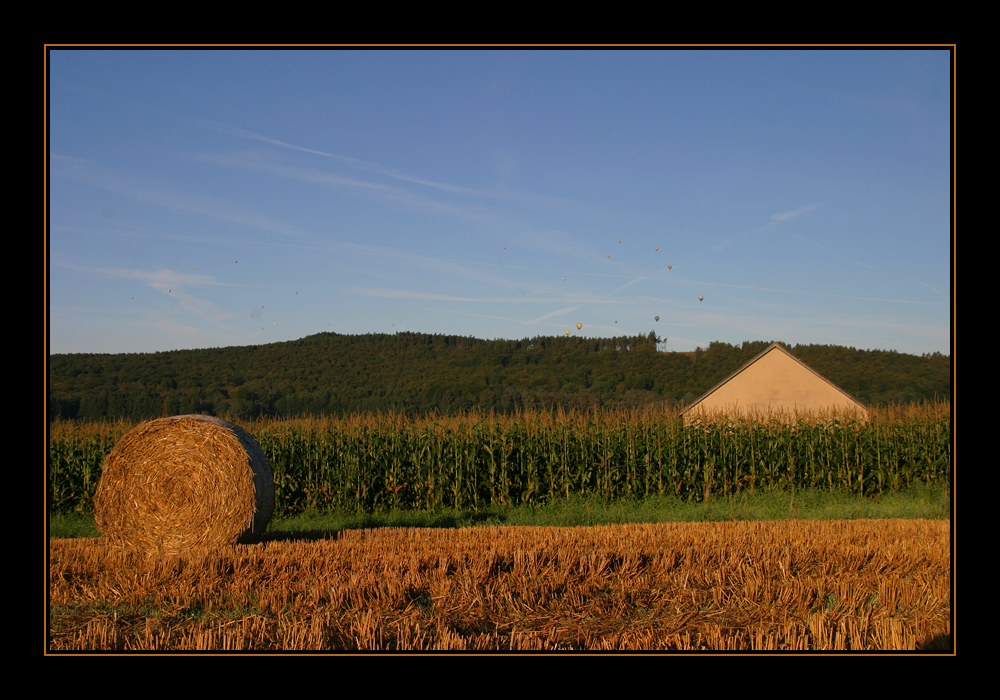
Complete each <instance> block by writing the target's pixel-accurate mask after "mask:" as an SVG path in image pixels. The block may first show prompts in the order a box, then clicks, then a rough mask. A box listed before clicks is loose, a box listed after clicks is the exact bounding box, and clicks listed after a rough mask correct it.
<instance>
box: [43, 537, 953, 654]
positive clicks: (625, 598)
mask: <svg viewBox="0 0 1000 700" xmlns="http://www.w3.org/2000/svg"><path fill="white" fill-rule="evenodd" d="M48 563H49V596H48V602H49V632H48V650H49V651H50V652H53V653H59V652H69V653H73V652H78V651H82V650H102V651H119V652H130V651H197V650H211V651H216V652H226V651H230V650H232V651H237V650H256V651H269V650H282V651H295V650H318V651H351V650H364V651H401V650H417V651H450V650H455V651H468V650H483V651H490V650H498V651H500V650H503V651H535V650H586V651H598V652H599V651H605V650H650V651H697V652H706V651H708V652H711V651H722V652H726V651H732V650H756V651H767V650H780V651H804V652H812V651H817V650H823V651H826V650H829V651H837V650H844V651H854V652H870V651H902V650H923V651H938V652H941V651H953V650H954V641H953V637H952V622H951V611H952V605H951V593H952V591H951V582H952V580H951V572H950V547H949V523H948V522H947V521H932V520H882V521H877V520H876V521H872V520H858V521H801V520H800V521H794V520H793V521H780V522H724V523H674V524H664V525H617V526H604V527H587V528H548V527H545V528H531V527H521V528H511V527H477V528H468V529H451V530H449V529H426V528H382V529H378V530H352V531H344V532H341V533H339V535H338V536H337V537H336V538H335V539H324V540H318V541H311V542H309V541H270V542H264V543H262V544H257V545H249V546H230V547H228V548H225V549H221V550H219V549H217V550H214V551H211V552H203V553H198V552H191V553H189V554H188V555H186V556H184V557H160V558H152V559H149V558H145V557H143V556H142V555H139V554H135V553H131V554H130V553H127V552H123V551H122V550H120V549H116V548H113V547H109V546H105V545H103V544H102V541H101V539H86V538H84V539H77V540H53V541H52V543H51V544H50V548H49V559H48Z"/></svg>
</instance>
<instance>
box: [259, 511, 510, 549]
mask: <svg viewBox="0 0 1000 700" xmlns="http://www.w3.org/2000/svg"><path fill="white" fill-rule="evenodd" d="M503 520H504V518H503V517H502V516H498V514H497V513H473V512H461V513H457V514H439V515H431V514H427V513H391V514H387V515H377V514H376V515H363V516H358V517H357V518H355V519H351V520H350V521H349V522H346V523H345V522H338V523H331V524H329V525H327V524H325V523H322V522H321V518H317V519H316V520H310V521H305V522H302V521H300V522H295V521H294V520H292V521H289V522H287V523H278V524H277V525H276V526H275V528H274V529H273V530H272V529H268V530H267V531H266V532H265V533H264V535H263V536H262V537H261V542H288V541H290V540H310V541H314V540H325V539H332V538H335V537H336V536H337V535H338V534H339V533H341V532H343V531H345V530H373V529H376V528H386V527H396V528H400V527H429V528H445V529H456V528H461V527H469V526H471V525H483V524H487V523H493V524H497V525H500V524H502V522H503ZM317 521H319V522H317Z"/></svg>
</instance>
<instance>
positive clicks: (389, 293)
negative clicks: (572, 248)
mask: <svg viewBox="0 0 1000 700" xmlns="http://www.w3.org/2000/svg"><path fill="white" fill-rule="evenodd" d="M347 293H348V294H353V295H356V296H366V297H379V298H391V299H419V300H424V301H459V302H467V303H482V304H553V303H555V304H558V303H565V302H566V301H567V299H566V297H469V296H457V295H452V294H435V293H433V292H420V291H414V290H411V289H388V288H385V287H353V288H351V289H348V290H347ZM574 301H577V302H578V303H585V304H621V303H624V302H622V301H619V300H614V299H605V298H588V299H579V300H574Z"/></svg>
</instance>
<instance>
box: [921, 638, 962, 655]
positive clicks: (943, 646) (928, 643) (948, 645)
mask: <svg viewBox="0 0 1000 700" xmlns="http://www.w3.org/2000/svg"><path fill="white" fill-rule="evenodd" d="M917 649H918V650H919V651H947V652H953V651H955V644H954V642H952V639H951V635H950V634H939V635H938V636H936V637H931V638H930V639H926V640H924V641H923V642H921V643H920V646H918V647H917Z"/></svg>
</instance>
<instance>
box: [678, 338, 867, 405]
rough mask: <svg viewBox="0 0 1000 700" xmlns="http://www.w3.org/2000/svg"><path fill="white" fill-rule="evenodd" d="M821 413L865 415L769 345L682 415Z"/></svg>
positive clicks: (853, 402) (840, 393) (852, 401)
mask: <svg viewBox="0 0 1000 700" xmlns="http://www.w3.org/2000/svg"><path fill="white" fill-rule="evenodd" d="M795 412H800V413H801V412H821V413H835V414H837V415H841V414H861V416H863V415H864V414H865V413H867V411H866V409H865V407H864V405H863V404H861V403H859V402H858V401H856V400H855V399H854V398H852V397H851V396H850V395H848V394H846V393H844V392H843V391H842V390H840V389H839V388H838V387H836V386H835V385H833V384H831V383H830V382H829V381H827V380H826V379H824V378H823V377H821V376H820V375H818V374H816V373H815V372H814V371H813V370H811V369H809V368H808V367H807V366H805V365H804V364H802V363H801V362H800V361H798V360H797V359H795V358H794V357H792V356H791V355H789V354H788V353H787V352H786V351H785V350H784V349H783V348H781V347H779V346H772V347H771V348H769V349H768V350H766V351H765V352H764V353H762V354H761V355H760V356H758V357H757V358H756V359H755V360H754V361H752V362H751V363H750V364H748V365H746V366H745V367H743V368H742V369H741V370H739V371H738V372H737V373H736V374H734V375H732V376H731V377H730V378H729V379H727V380H726V381H724V382H723V383H721V384H720V385H719V386H717V387H716V388H715V389H714V390H712V391H711V392H709V393H708V394H706V395H705V396H704V397H703V398H702V399H701V400H700V401H699V402H698V403H696V404H694V405H693V406H691V408H689V409H688V411H687V412H686V413H685V417H686V418H688V419H690V418H693V417H694V416H695V414H697V413H709V414H720V413H725V414H729V415H734V414H744V415H745V414H754V415H762V414H775V413H786V414H792V415H794V413H795Z"/></svg>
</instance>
